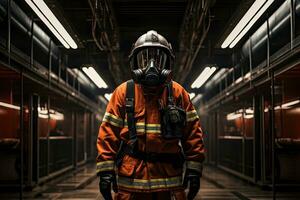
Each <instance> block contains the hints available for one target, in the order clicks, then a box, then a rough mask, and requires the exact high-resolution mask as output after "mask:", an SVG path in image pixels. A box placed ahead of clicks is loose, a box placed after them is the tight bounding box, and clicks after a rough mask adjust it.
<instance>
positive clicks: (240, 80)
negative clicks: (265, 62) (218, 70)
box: [235, 77, 243, 84]
mask: <svg viewBox="0 0 300 200" xmlns="http://www.w3.org/2000/svg"><path fill="white" fill-rule="evenodd" d="M242 80H243V77H240V78H238V79H236V81H235V83H236V84H238V83H240V82H242Z"/></svg>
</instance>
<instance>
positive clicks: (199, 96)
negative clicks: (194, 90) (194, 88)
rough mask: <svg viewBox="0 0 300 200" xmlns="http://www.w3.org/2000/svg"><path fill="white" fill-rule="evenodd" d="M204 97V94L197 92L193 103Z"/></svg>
mask: <svg viewBox="0 0 300 200" xmlns="http://www.w3.org/2000/svg"><path fill="white" fill-rule="evenodd" d="M202 97H203V94H197V95H196V96H195V97H194V98H193V100H192V103H193V104H196V103H197V102H198V101H200V99H201V98H202Z"/></svg>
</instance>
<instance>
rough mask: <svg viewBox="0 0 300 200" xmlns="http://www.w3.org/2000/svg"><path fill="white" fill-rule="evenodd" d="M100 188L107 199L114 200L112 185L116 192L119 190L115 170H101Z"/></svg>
mask: <svg viewBox="0 0 300 200" xmlns="http://www.w3.org/2000/svg"><path fill="white" fill-rule="evenodd" d="M99 176H100V181H99V189H100V192H101V194H102V196H103V198H104V199H105V200H112V196H111V186H112V188H113V191H114V192H118V185H117V179H116V175H115V173H114V172H101V173H100V174H99Z"/></svg>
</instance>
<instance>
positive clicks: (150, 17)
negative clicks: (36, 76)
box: [31, 0, 253, 90]
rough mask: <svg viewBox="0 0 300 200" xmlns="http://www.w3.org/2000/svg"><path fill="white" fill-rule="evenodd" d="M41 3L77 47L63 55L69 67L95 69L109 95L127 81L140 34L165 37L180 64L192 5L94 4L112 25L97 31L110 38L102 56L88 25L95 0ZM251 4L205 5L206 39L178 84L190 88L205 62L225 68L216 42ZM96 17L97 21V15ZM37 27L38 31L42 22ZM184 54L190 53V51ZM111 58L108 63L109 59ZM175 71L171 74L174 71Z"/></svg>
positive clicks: (171, 0) (231, 0)
mask: <svg viewBox="0 0 300 200" xmlns="http://www.w3.org/2000/svg"><path fill="white" fill-rule="evenodd" d="M45 2H46V3H47V4H48V6H49V7H50V8H51V9H52V11H53V12H54V13H55V15H57V16H58V18H59V19H60V20H61V22H62V23H63V25H64V26H65V27H67V30H68V31H69V32H70V33H71V35H72V36H73V37H74V38H75V40H76V43H77V44H78V46H79V48H78V49H76V50H64V53H65V54H67V55H68V57H69V59H68V60H69V66H70V67H76V68H79V67H81V66H82V65H83V64H95V66H96V70H97V71H98V72H99V74H100V75H101V76H102V77H103V79H104V80H105V82H106V83H107V84H108V85H109V86H110V88H111V89H112V90H113V89H114V87H115V86H116V85H117V84H119V83H121V82H123V81H125V80H127V79H130V69H129V66H128V55H129V53H130V49H131V46H132V44H133V43H134V42H135V40H136V39H137V38H138V37H139V36H140V35H142V34H144V33H145V32H146V31H148V30H151V29H153V30H156V31H158V33H160V34H162V35H163V36H165V37H166V38H167V40H168V41H169V42H171V44H172V46H173V49H174V51H175V55H176V60H177V61H180V60H181V59H182V57H181V55H183V54H182V51H183V50H182V48H180V45H182V40H183V37H182V33H183V26H184V24H188V25H191V24H192V23H189V22H190V21H191V20H194V19H193V18H187V16H188V15H191V13H190V12H188V11H189V9H188V8H190V6H191V5H193V3H195V2H196V1H194V2H193V1H192V0H152V1H149V0H148V1H146V0H112V1H109V0H98V3H99V2H107V6H108V9H109V10H110V12H109V14H108V15H107V16H108V17H107V16H106V17H107V20H108V22H106V23H112V24H114V28H113V31H112V30H110V29H109V28H107V27H109V26H108V25H107V24H106V28H102V29H101V30H100V29H98V32H101V31H104V32H107V33H108V37H111V40H110V41H111V42H112V43H113V46H114V47H113V48H112V49H110V50H107V51H100V50H99V48H98V47H97V45H96V43H95V40H94V38H93V35H92V29H93V27H92V24H93V21H94V19H95V18H94V14H93V12H92V9H91V8H93V9H95V10H96V8H95V2H96V0H76V1H75V0H59V1H58V0H45ZM199 2H200V1H199ZM252 2H253V0H226V1H224V0H211V1H209V9H208V12H207V16H206V18H205V20H206V19H209V20H210V27H209V30H208V34H207V35H206V37H205V38H204V41H203V42H202V43H201V45H200V46H199V47H200V49H199V51H198V52H197V54H196V56H195V58H196V59H195V61H194V62H193V64H192V65H191V68H186V70H184V73H186V76H185V78H184V80H183V81H179V82H181V83H182V84H183V85H184V86H186V87H187V88H189V85H190V84H191V82H192V81H193V80H195V78H196V77H197V76H198V74H199V73H200V72H201V70H202V68H203V65H204V64H205V63H206V62H208V60H209V61H211V60H212V59H216V60H217V61H218V62H220V63H221V64H222V62H223V64H224V65H226V64H227V62H228V57H229V60H230V53H231V52H230V51H228V50H222V49H220V48H219V47H220V41H221V40H222V39H223V38H224V37H225V36H224V35H226V33H228V31H230V29H232V27H233V26H234V25H235V24H236V22H237V20H238V19H239V18H240V17H241V16H242V14H243V13H244V12H245V11H246V10H247V9H248V7H249V6H250V5H251V3H252ZM200 6H201V5H200ZM31 12H32V11H31ZM196 14H198V15H193V16H201V13H196ZM98 17H99V19H100V21H101V17H102V16H98ZM194 18H195V17H194ZM188 20H190V21H188ZM41 26H43V25H42V23H41ZM97 28H99V27H97ZM45 30H46V28H45ZM224 33H225V34H224ZM49 34H51V33H49ZM96 37H98V36H96ZM185 39H189V38H185ZM57 43H58V41H57ZM184 51H186V52H189V49H185V50H184ZM112 54H113V55H114V56H113V58H111V57H110V56H111V55H112ZM176 63H180V62H176ZM174 68H175V69H174V71H175V72H176V68H178V66H174ZM184 69H185V68H184ZM116 74H117V75H116ZM177 79H178V75H175V80H177ZM178 80H179V79H178Z"/></svg>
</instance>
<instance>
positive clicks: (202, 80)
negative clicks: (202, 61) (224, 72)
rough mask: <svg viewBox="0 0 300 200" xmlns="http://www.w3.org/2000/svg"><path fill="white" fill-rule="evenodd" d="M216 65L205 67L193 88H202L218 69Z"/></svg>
mask: <svg viewBox="0 0 300 200" xmlns="http://www.w3.org/2000/svg"><path fill="white" fill-rule="evenodd" d="M216 69H217V68H216V67H205V69H204V70H203V71H202V72H201V74H200V75H199V76H198V78H197V79H196V80H195V81H194V83H193V84H192V86H191V88H200V87H201V86H202V85H203V84H204V83H205V82H206V81H207V79H209V77H210V76H211V75H212V74H213V73H214V72H215V71H216Z"/></svg>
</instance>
